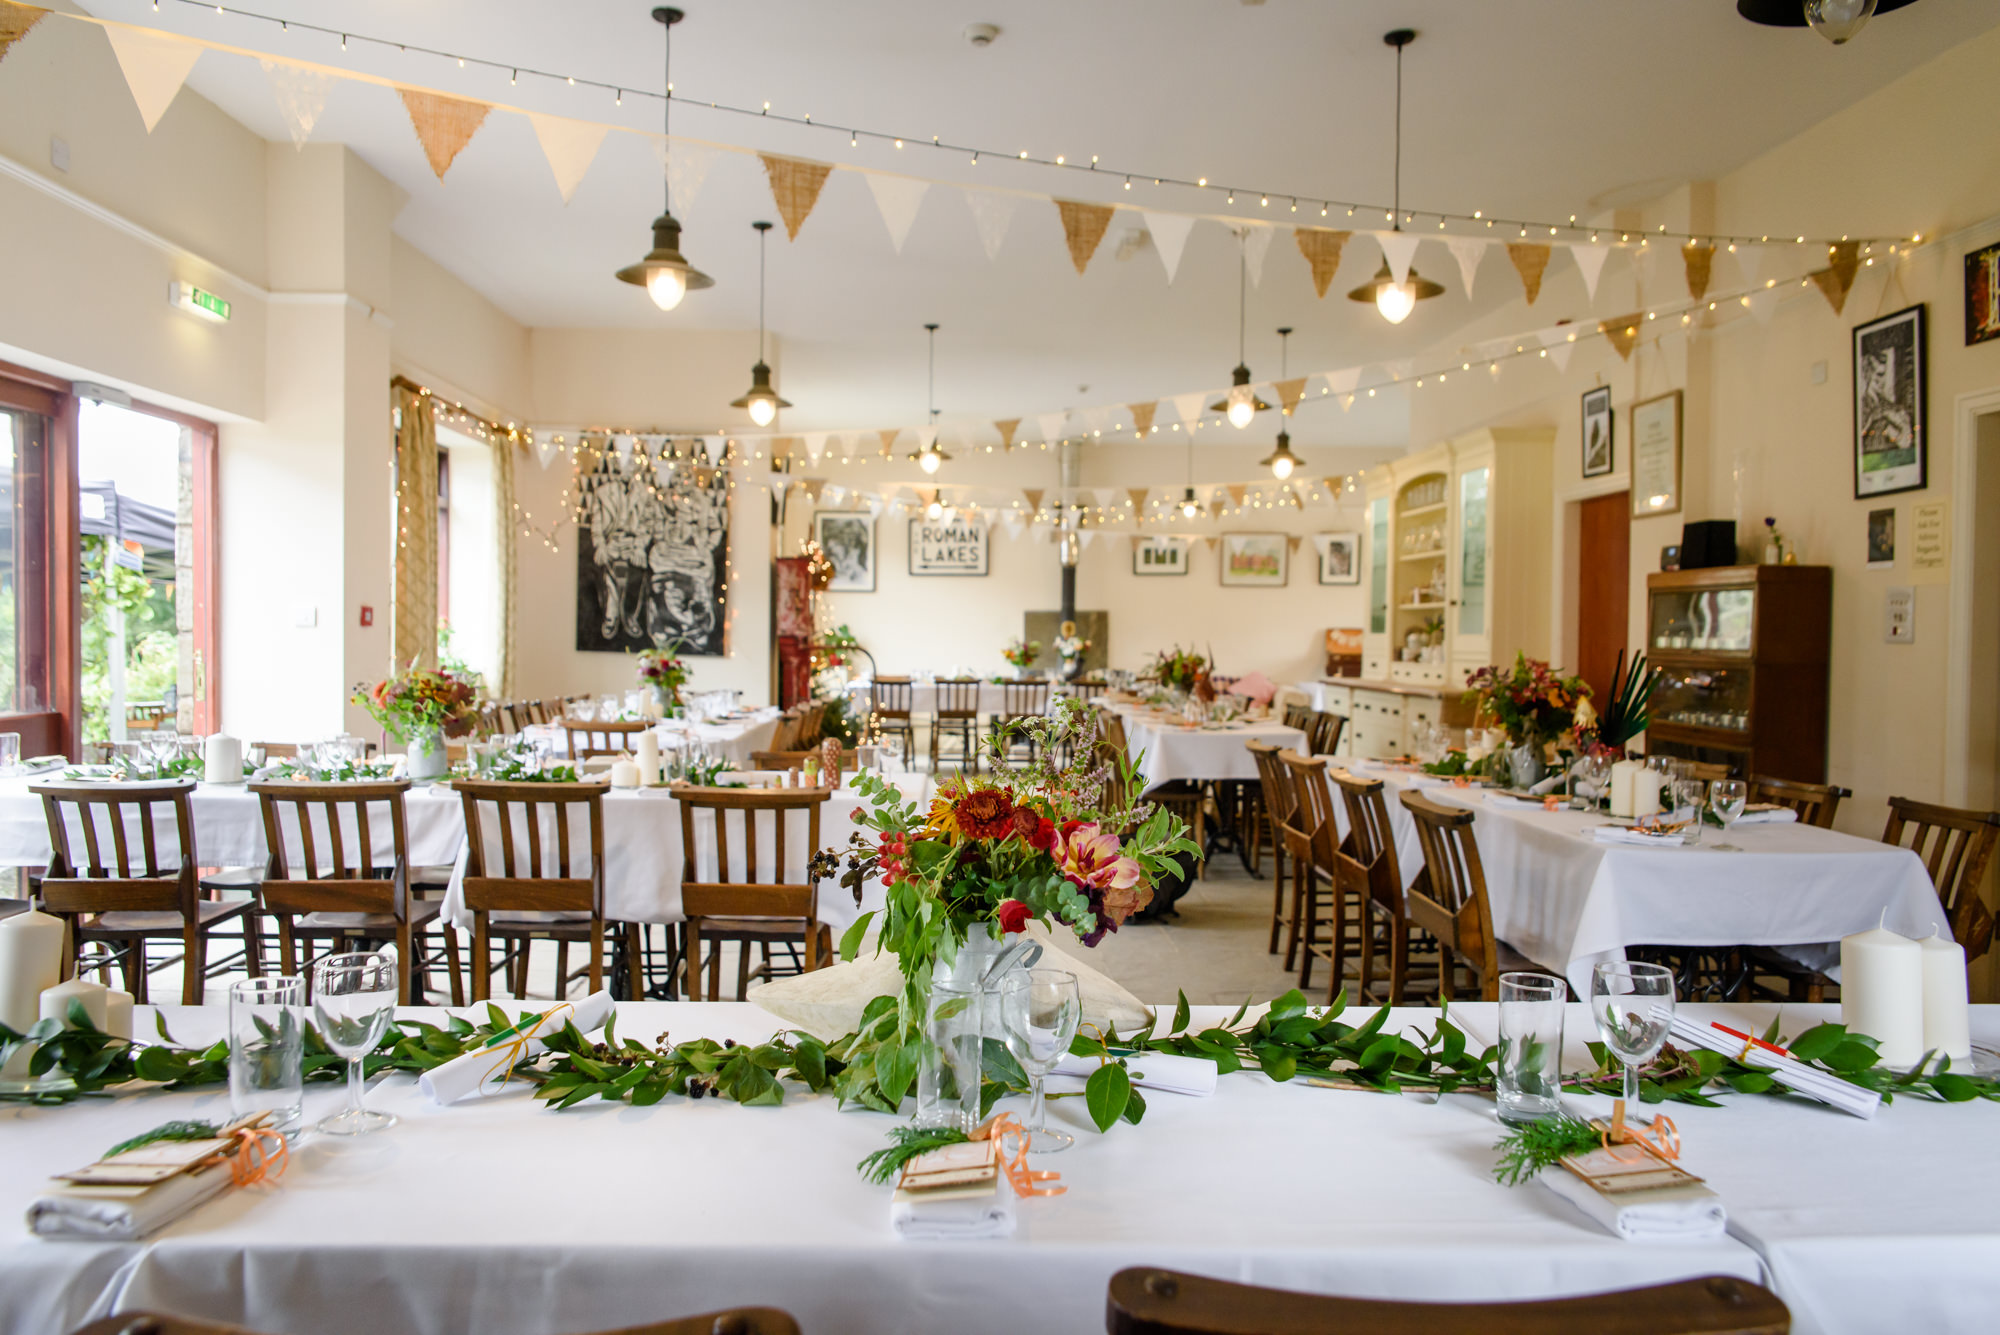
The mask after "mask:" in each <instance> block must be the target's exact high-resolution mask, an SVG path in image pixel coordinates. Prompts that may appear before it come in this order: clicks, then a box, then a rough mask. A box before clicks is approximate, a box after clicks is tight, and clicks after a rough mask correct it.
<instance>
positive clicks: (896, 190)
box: [867, 172, 931, 255]
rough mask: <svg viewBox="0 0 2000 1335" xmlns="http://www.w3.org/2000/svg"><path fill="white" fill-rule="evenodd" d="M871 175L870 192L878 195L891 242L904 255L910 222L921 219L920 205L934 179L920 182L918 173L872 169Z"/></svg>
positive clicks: (878, 203)
mask: <svg viewBox="0 0 2000 1335" xmlns="http://www.w3.org/2000/svg"><path fill="white" fill-rule="evenodd" d="M867 175H868V193H869V194H871V195H873V196H875V207H876V209H878V210H879V211H880V212H881V214H882V225H883V226H884V227H886V228H888V229H889V244H890V245H891V246H893V247H895V250H896V253H897V254H898V255H900V254H902V253H903V242H904V240H905V239H906V238H908V236H909V235H910V224H912V223H914V222H915V221H916V220H917V208H918V206H920V205H921V204H922V203H923V202H924V195H925V193H926V192H928V191H929V190H930V188H931V185H930V182H929V181H920V180H918V179H917V178H916V177H914V176H889V175H886V174H885V173H882V172H869V173H868V174H867Z"/></svg>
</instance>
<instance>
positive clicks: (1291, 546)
mask: <svg viewBox="0 0 2000 1335" xmlns="http://www.w3.org/2000/svg"><path fill="white" fill-rule="evenodd" d="M1300 508H1301V509H1304V508H1305V507H1303V506H1301V507H1300ZM1305 540H1306V535H1305V534H1303V533H1287V534H1286V535H1285V550H1286V551H1288V552H1296V551H1297V550H1298V549H1299V547H1300V545H1301V544H1302V543H1304V542H1305Z"/></svg>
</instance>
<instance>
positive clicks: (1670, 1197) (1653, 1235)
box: [1538, 1164, 1729, 1242]
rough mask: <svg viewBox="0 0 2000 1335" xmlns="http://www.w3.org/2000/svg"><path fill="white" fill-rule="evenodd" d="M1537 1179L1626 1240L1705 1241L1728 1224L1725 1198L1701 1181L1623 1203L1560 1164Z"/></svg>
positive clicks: (1639, 1195)
mask: <svg viewBox="0 0 2000 1335" xmlns="http://www.w3.org/2000/svg"><path fill="white" fill-rule="evenodd" d="M1538 1180H1539V1181H1540V1182H1541V1183H1542V1185H1543V1186H1545V1187H1547V1188H1548V1189H1549V1190H1550V1191H1553V1192H1554V1193H1555V1194H1556V1195H1558V1196H1560V1197H1562V1198H1563V1199H1564V1200H1566V1201H1568V1202H1569V1203H1570V1204H1571V1205H1574V1206H1575V1207H1576V1208H1577V1209H1579V1210H1581V1211H1583V1213H1585V1214H1587V1215H1589V1216H1590V1217H1591V1219H1593V1220H1595V1221H1596V1222H1597V1223H1599V1224H1602V1225H1603V1226H1604V1227H1605V1228H1606V1229H1608V1230H1610V1231H1611V1232H1612V1233H1615V1234H1616V1235H1617V1236H1619V1237H1620V1238H1623V1239H1624V1240H1625V1241H1627V1242H1706V1241H1709V1240H1711V1239H1714V1238H1719V1237H1721V1236H1722V1235H1723V1233H1724V1232H1725V1231H1726V1230H1727V1229H1728V1227H1729V1212H1728V1211H1727V1210H1725V1209H1723V1208H1722V1198H1721V1197H1720V1196H1718V1195H1716V1194H1715V1193H1714V1192H1712V1191H1710V1190H1709V1189H1708V1188H1707V1187H1705V1186H1702V1185H1701V1184H1700V1183H1695V1184H1693V1185H1690V1186H1685V1187H1671V1188H1666V1189H1664V1190H1660V1191H1645V1192H1635V1193H1633V1194H1632V1196H1631V1197H1630V1198H1628V1199H1626V1200H1624V1201H1620V1200H1618V1199H1616V1198H1614V1197H1611V1196H1606V1195H1605V1194H1604V1193H1603V1192H1601V1191H1599V1190H1597V1188H1595V1187H1593V1186H1591V1185H1590V1184H1589V1183H1588V1182H1585V1181H1584V1180H1583V1179H1582V1178H1580V1177H1578V1176H1577V1175H1576V1174H1575V1173H1572V1172H1570V1171H1569V1169H1567V1168H1564V1167H1562V1166H1561V1165H1560V1164H1558V1165H1556V1166H1554V1167H1550V1168H1544V1169H1543V1170H1542V1171H1541V1175H1540V1177H1539V1179H1538Z"/></svg>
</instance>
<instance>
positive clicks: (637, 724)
mask: <svg viewBox="0 0 2000 1335" xmlns="http://www.w3.org/2000/svg"><path fill="white" fill-rule="evenodd" d="M562 726H563V733H564V735H565V736H567V737H568V739H569V760H570V763H571V764H572V765H580V764H582V763H583V762H584V761H586V760H588V759H590V758H591V757H592V756H624V755H628V754H630V753H631V750H632V748H633V747H634V746H635V745H637V744H638V740H639V734H640V733H642V732H650V731H651V730H652V727H653V720H651V719H644V718H634V719H580V718H574V717H568V716H565V717H564V719H563V721H562Z"/></svg>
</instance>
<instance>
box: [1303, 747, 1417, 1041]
mask: <svg viewBox="0 0 2000 1335" xmlns="http://www.w3.org/2000/svg"><path fill="white" fill-rule="evenodd" d="M1327 773H1328V777H1329V778H1331V779H1332V780H1333V784H1334V787H1336V788H1338V789H1339V790H1340V801H1341V805H1342V806H1343V807H1344V808H1345V809H1346V811H1347V839H1346V842H1344V843H1343V844H1342V845H1341V848H1340V871H1341V874H1342V875H1343V876H1345V877H1346V878H1347V883H1348V893H1349V894H1350V895H1352V896H1353V897H1354V898H1355V900H1356V901H1357V902H1358V904H1359V906H1360V916H1361V924H1360V927H1361V973H1360V978H1359V979H1358V991H1357V996H1358V999H1359V1000H1361V1001H1363V1002H1371V1001H1373V1000H1374V999H1375V997H1374V992H1375V966H1376V962H1377V960H1378V959H1379V958H1380V952H1386V953H1387V955H1388V958H1389V980H1388V987H1389V992H1388V997H1387V1000H1388V1002H1389V1004H1391V1005H1393V1006H1400V1005H1403V1004H1404V1003H1405V1001H1406V1000H1407V999H1408V996H1409V986H1410V982H1411V972H1410V965H1411V955H1410V951H1411V947H1412V945H1413V944H1414V943H1413V942H1412V940H1411V936H1412V929H1411V926H1410V915H1409V907H1408V905H1407V904H1406V903H1405V901H1404V894H1405V892H1404V888H1403V868H1402V860H1401V859H1400V858H1398V857H1397V856H1396V831H1395V827H1394V826H1393V825H1391V824H1390V822H1389V802H1388V796H1387V789H1386V787H1385V786H1384V784H1383V783H1382V781H1381V780H1380V779H1363V778H1359V777H1357V776H1356V775H1354V774H1351V773H1349V772H1348V771H1346V770H1343V769H1335V770H1329V771H1328V772H1327ZM1426 939H1428V938H1426Z"/></svg>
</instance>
